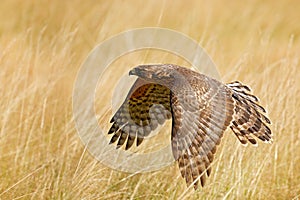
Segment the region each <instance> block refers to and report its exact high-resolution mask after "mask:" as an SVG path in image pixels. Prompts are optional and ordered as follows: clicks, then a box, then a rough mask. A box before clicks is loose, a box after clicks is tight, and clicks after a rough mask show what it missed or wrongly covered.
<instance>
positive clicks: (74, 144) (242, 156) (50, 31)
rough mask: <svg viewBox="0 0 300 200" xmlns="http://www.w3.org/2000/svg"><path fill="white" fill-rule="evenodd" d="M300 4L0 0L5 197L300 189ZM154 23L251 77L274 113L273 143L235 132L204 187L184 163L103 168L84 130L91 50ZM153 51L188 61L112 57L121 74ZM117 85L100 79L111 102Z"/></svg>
mask: <svg viewBox="0 0 300 200" xmlns="http://www.w3.org/2000/svg"><path fill="white" fill-rule="evenodd" d="M299 10H300V4H299V3H298V2H297V1H284V0H282V1H276V2H275V1H265V2H264V3H262V2H261V1H258V0H257V1H249V2H245V1H239V2H237V1H227V2H226V3H225V2H223V1H213V2H211V1H186V2H183V1H176V2H173V1H163V2H161V1H156V0H154V1H147V2H144V1H131V2H126V1H98V2H96V1H82V2H81V1H59V0H57V1H56V0H55V1H44V0H42V1H21V0H19V1H18V0H15V1H10V0H7V1H6V0H2V1H1V2H0V69H1V70H0V84H1V87H0V94H1V98H0V113H1V114H0V199H199V198H200V199H299V198H300V142H299V141H300V132H299V129H300V123H299V122H300V115H299V111H300V109H299V107H300V103H299V97H300V75H299V72H300V70H299V69H300V64H299V56H300V25H299V19H300V14H299ZM149 26H159V27H164V28H170V29H174V30H177V31H180V32H182V33H185V34H187V35H189V36H190V37H191V38H193V39H195V40H197V41H199V43H200V44H201V45H202V46H203V47H204V48H205V49H206V50H207V51H208V53H209V54H210V55H211V56H212V58H213V60H214V61H215V63H216V65H217V66H218V70H219V72H220V74H221V76H222V79H223V81H232V80H240V81H242V82H243V83H246V84H248V85H250V86H251V87H252V89H253V90H254V93H255V94H256V95H258V96H259V97H260V99H261V101H262V104H263V105H264V106H265V107H266V108H267V109H268V111H269V116H270V119H271V120H272V126H271V129H272V131H273V133H274V143H273V144H272V145H267V144H263V143H259V146H258V147H257V148H255V147H252V146H248V147H243V146H241V145H240V144H239V142H238V141H237V139H236V138H235V136H233V134H232V133H231V132H230V131H226V134H225V137H224V138H223V140H222V144H221V145H220V146H219V148H218V151H217V155H216V159H215V162H214V163H213V172H212V175H211V177H210V178H209V179H208V182H207V184H206V186H205V187H204V188H202V189H199V190H197V191H196V192H194V191H193V190H192V189H189V190H186V185H185V183H184V181H183V180H182V178H181V177H180V173H179V170H178V167H177V165H176V164H175V163H174V164H173V165H171V166H169V167H166V168H164V169H161V170H160V171H156V172H152V173H146V174H127V173H122V172H118V171H114V170H111V169H109V168H107V167H105V166H104V165H102V164H101V163H99V162H97V161H96V160H95V159H94V158H93V157H92V156H91V155H90V154H89V153H88V152H87V151H86V150H85V148H84V146H83V144H82V143H81V141H80V139H79V136H78V134H77V132H76V129H75V124H74V121H73V116H72V89H73V84H74V81H75V78H76V73H77V71H78V70H79V68H80V65H81V63H82V62H83V61H84V59H85V58H86V57H87V55H88V53H89V51H91V50H92V48H93V47H94V46H95V45H97V44H98V43H100V42H102V41H104V40H105V39H108V38H109V37H111V36H113V35H114V34H117V33H120V32H122V31H125V30H128V29H131V28H142V27H149ZM146 62H156V63H157V62H162V63H167V62H172V63H177V64H183V63H184V61H182V60H181V59H180V58H178V57H176V56H174V55H173V56H172V55H167V54H166V53H163V52H159V51H153V52H151V51H141V52H136V53H133V54H129V55H126V56H123V57H122V58H120V59H119V60H118V61H116V62H115V63H114V64H113V65H116V64H118V65H119V66H124V68H122V67H120V71H119V74H118V73H115V77H114V78H113V79H114V80H117V79H118V78H119V77H121V75H123V74H124V73H126V70H127V69H129V68H130V67H132V66H134V65H135V64H140V63H146ZM125 69H126V70H125ZM115 84H116V83H115V82H113V83H111V85H110V86H111V87H113V86H115ZM100 85H101V84H99V89H100ZM112 89H113V88H109V87H106V88H103V87H102V90H103V91H104V92H105V93H107V102H110V101H109V99H110V98H111V96H112ZM97 92H99V91H97ZM100 105H101V102H100ZM98 109H99V107H98ZM100 110H101V107H100ZM99 112H100V111H99ZM104 117H105V120H108V119H109V117H110V116H104ZM106 126H107V127H108V125H106Z"/></svg>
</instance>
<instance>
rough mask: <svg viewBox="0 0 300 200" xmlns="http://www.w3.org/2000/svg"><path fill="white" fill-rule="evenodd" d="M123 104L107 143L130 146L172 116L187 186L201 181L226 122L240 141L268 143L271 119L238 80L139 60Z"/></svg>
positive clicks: (175, 152) (176, 153)
mask: <svg viewBox="0 0 300 200" xmlns="http://www.w3.org/2000/svg"><path fill="white" fill-rule="evenodd" d="M129 74H130V75H136V76H138V79H137V80H136V82H135V83H134V84H133V86H132V87H131V89H130V91H129V93H128V95H127V97H126V99H125V101H124V103H123V104H122V106H121V107H120V108H119V110H118V111H117V112H116V113H115V115H114V116H113V117H112V119H111V121H110V122H111V123H113V124H112V126H111V128H110V130H109V132H108V133H109V134H113V136H112V138H111V140H110V143H115V142H117V147H121V146H123V145H125V149H126V150H127V149H129V148H130V147H131V146H132V145H133V143H134V142H135V141H136V145H137V146H139V145H140V144H141V143H142V141H143V139H144V138H145V137H147V136H148V135H149V134H150V133H151V132H152V131H154V130H155V129H156V128H157V127H158V124H161V125H162V124H164V122H165V121H166V120H168V119H172V133H171V145H172V152H173V156H174V158H175V160H176V161H177V162H178V165H179V169H180V172H181V175H182V177H183V178H184V179H185V180H186V183H187V185H188V186H189V185H191V184H193V185H194V188H195V189H197V187H198V185H199V183H200V184H201V185H202V186H204V184H205V180H206V177H208V176H209V175H210V173H211V167H210V164H211V162H212V161H213V158H214V154H215V152H216V146H217V145H218V144H219V143H220V140H221V138H222V136H223V133H224V131H225V130H226V128H227V127H230V128H231V130H232V131H233V133H234V134H235V135H236V137H237V138H238V139H239V141H240V142H241V143H242V144H247V143H248V142H250V143H251V144H254V145H256V144H257V141H256V138H259V139H260V140H262V141H264V142H267V143H271V142H272V137H271V135H272V133H271V130H270V129H269V127H268V126H267V125H268V124H270V123H271V122H270V120H269V119H268V118H267V117H266V116H265V113H266V111H265V109H264V108H263V107H262V106H261V105H259V103H258V101H259V100H258V98H257V97H256V96H254V95H253V94H251V93H250V92H251V90H250V89H249V87H247V86H246V85H243V84H241V83H240V82H238V81H235V82H231V83H228V84H223V83H221V82H219V81H217V80H215V79H213V78H210V77H208V76H205V75H203V74H200V73H197V72H195V71H192V70H190V69H187V68H184V67H180V66H176V65H172V64H161V65H140V66H137V67H135V68H134V69H132V70H131V71H130V72H129Z"/></svg>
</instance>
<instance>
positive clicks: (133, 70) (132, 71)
mask: <svg viewBox="0 0 300 200" xmlns="http://www.w3.org/2000/svg"><path fill="white" fill-rule="evenodd" d="M136 71H137V70H136V68H133V69H132V70H130V71H129V76H131V75H137V72H136Z"/></svg>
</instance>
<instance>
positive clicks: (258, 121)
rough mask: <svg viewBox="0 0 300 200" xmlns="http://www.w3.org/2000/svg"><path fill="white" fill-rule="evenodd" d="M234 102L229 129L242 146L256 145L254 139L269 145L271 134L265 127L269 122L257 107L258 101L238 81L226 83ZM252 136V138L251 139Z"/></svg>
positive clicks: (247, 88) (261, 109)
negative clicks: (248, 143)
mask: <svg viewBox="0 0 300 200" xmlns="http://www.w3.org/2000/svg"><path fill="white" fill-rule="evenodd" d="M227 87H228V88H230V89H231V93H232V95H231V96H232V98H233V100H234V115H233V120H232V122H231V125H230V128H231V129H232V131H233V132H234V134H235V135H236V136H237V138H238V139H239V141H240V142H241V143H242V144H247V142H248V141H249V142H250V143H251V144H254V145H256V144H257V141H256V139H255V137H257V138H259V139H260V140H262V141H264V142H267V143H271V142H272V133H271V130H270V128H269V127H268V126H267V125H268V124H271V121H270V120H269V119H268V118H267V117H266V116H265V113H266V110H265V109H264V108H263V107H262V106H261V105H259V100H258V98H257V97H256V96H254V95H253V94H250V92H251V90H250V88H249V87H247V86H246V85H243V84H241V83H240V82H238V81H235V82H232V83H228V84H227ZM253 136H254V137H253Z"/></svg>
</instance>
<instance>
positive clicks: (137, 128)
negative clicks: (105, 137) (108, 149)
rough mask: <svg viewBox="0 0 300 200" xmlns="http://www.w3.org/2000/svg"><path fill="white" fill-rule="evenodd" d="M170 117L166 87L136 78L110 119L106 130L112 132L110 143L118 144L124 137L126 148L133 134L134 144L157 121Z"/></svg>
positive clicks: (128, 146)
mask: <svg viewBox="0 0 300 200" xmlns="http://www.w3.org/2000/svg"><path fill="white" fill-rule="evenodd" d="M170 118H171V112H170V90H169V89H168V88H166V87H164V86H162V85H159V84H154V83H150V82H147V81H145V80H143V79H140V78H138V79H137V80H136V82H135V83H134V84H133V86H132V87H131V89H130V91H129V93H128V95H127V97H126V99H125V101H124V103H123V104H122V106H121V107H120V108H119V110H118V111H117V112H116V113H115V115H114V116H113V117H112V119H111V121H110V122H111V123H113V124H112V126H111V128H110V130H109V132H108V134H113V136H112V138H111V140H110V143H114V142H117V148H119V147H121V146H122V145H123V144H124V143H125V141H126V146H125V149H126V150H127V149H129V148H130V147H131V146H132V145H133V143H134V140H135V138H137V140H136V145H137V146H138V145H140V144H141V142H142V141H143V139H144V137H146V136H148V135H149V134H150V133H151V131H153V130H155V129H156V128H157V126H158V124H164V122H165V121H166V120H167V119H170Z"/></svg>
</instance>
